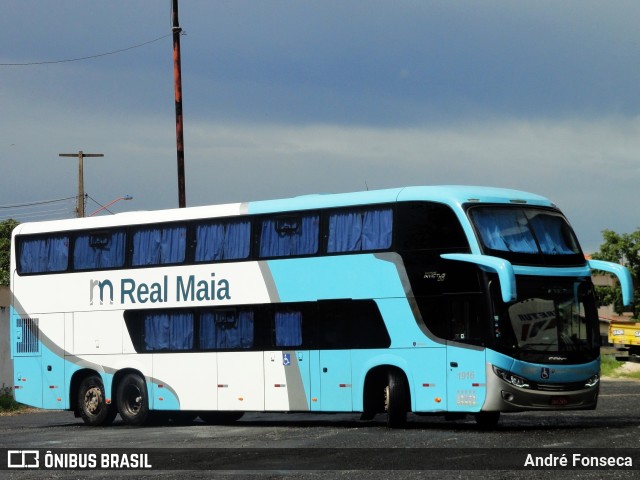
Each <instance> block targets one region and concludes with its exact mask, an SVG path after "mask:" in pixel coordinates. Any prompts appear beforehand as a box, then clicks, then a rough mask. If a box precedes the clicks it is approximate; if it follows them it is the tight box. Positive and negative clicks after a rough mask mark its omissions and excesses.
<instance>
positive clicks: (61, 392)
mask: <svg viewBox="0 0 640 480" xmlns="http://www.w3.org/2000/svg"><path fill="white" fill-rule="evenodd" d="M64 324H65V322H64V314H63V313H56V314H39V315H37V316H36V315H34V316H32V317H27V316H25V315H19V316H15V317H14V327H13V328H14V332H13V335H14V336H13V338H14V345H15V347H14V348H15V350H14V362H15V363H14V371H15V372H14V373H15V380H16V381H15V390H16V400H17V401H19V402H23V403H26V404H28V405H33V406H39V405H41V406H42V408H49V409H64V408H67V407H68V405H67V402H66V397H65V379H64Z"/></svg>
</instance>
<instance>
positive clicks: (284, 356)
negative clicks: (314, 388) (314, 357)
mask: <svg viewBox="0 0 640 480" xmlns="http://www.w3.org/2000/svg"><path fill="white" fill-rule="evenodd" d="M310 363H311V362H310V357H309V350H281V351H268V352H264V409H265V410H268V411H276V412H277V411H284V412H287V411H308V410H309V408H310V406H309V404H310V391H309V388H308V387H309V384H310V383H309V375H310ZM305 385H306V386H307V388H305Z"/></svg>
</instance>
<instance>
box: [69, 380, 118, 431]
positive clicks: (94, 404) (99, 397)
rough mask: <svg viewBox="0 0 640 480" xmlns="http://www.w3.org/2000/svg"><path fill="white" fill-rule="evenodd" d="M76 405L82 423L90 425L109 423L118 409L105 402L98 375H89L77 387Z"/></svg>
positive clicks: (102, 386) (102, 387)
mask: <svg viewBox="0 0 640 480" xmlns="http://www.w3.org/2000/svg"><path fill="white" fill-rule="evenodd" d="M77 406H78V411H79V413H80V416H81V417H82V420H84V423H86V424H87V425H91V426H100V425H110V424H111V422H113V419H114V418H116V415H117V414H118V411H117V410H116V408H115V406H114V405H109V404H107V401H106V396H105V393H104V384H103V383H102V379H101V378H100V375H89V376H88V377H86V378H85V379H84V380H82V382H80V386H79V387H78V396H77Z"/></svg>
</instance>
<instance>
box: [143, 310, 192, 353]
mask: <svg viewBox="0 0 640 480" xmlns="http://www.w3.org/2000/svg"><path fill="white" fill-rule="evenodd" d="M144 342H145V350H147V351H158V350H169V351H173V350H190V349H192V348H193V314H192V313H188V312H186V313H149V314H147V315H145V319H144Z"/></svg>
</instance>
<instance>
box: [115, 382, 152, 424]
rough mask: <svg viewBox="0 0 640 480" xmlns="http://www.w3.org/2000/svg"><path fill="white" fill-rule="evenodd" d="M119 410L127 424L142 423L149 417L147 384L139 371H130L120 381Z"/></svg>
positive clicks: (118, 391)
mask: <svg viewBox="0 0 640 480" xmlns="http://www.w3.org/2000/svg"><path fill="white" fill-rule="evenodd" d="M116 398H117V403H118V412H119V413H120V417H122V420H123V421H124V423H126V424H127V425H142V424H143V423H145V422H146V421H147V419H148V418H149V395H148V393H147V384H146V382H145V380H144V378H142V377H141V376H140V375H138V374H137V373H128V374H126V375H125V376H124V377H123V378H122V380H120V382H119V383H118V390H117V395H116Z"/></svg>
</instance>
